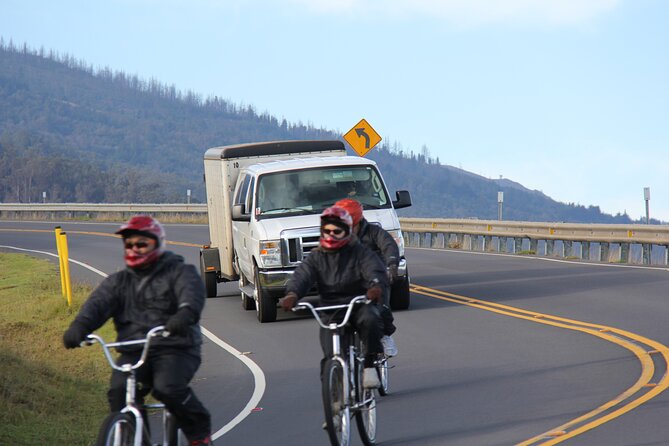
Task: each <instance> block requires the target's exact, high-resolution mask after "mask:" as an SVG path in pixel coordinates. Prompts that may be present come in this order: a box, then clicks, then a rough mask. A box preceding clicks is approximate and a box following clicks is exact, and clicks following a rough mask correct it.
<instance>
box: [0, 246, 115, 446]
mask: <svg viewBox="0 0 669 446" xmlns="http://www.w3.org/2000/svg"><path fill="white" fill-rule="evenodd" d="M90 291H91V289H90V287H84V286H77V285H75V286H74V290H73V303H72V307H71V308H68V306H67V302H66V300H65V298H63V297H62V295H61V288H60V276H59V273H58V270H57V269H56V267H55V265H53V264H52V263H50V262H48V261H46V260H40V259H35V258H33V257H30V256H26V255H23V254H5V253H0V376H1V377H2V379H0V426H2V428H1V429H0V444H3V445H4V444H7V445H10V444H11V445H34V444H49V445H81V446H84V445H85V446H88V445H90V444H92V443H93V441H94V439H95V436H96V435H97V430H98V428H99V426H100V423H101V422H102V419H103V418H104V417H105V416H106V414H107V413H108V406H107V401H106V392H107V383H108V380H109V374H110V368H109V365H108V364H107V362H106V360H105V359H104V357H103V356H102V352H101V351H100V348H99V347H96V346H94V347H92V348H79V349H75V350H66V349H65V348H64V347H63V343H62V335H63V332H64V331H65V329H66V328H67V327H68V326H69V324H70V322H71V321H72V319H73V318H74V316H75V315H76V313H77V312H78V311H79V308H80V306H81V304H82V303H83V301H84V300H85V299H86V297H87V296H88V294H89V293H90ZM98 332H99V333H100V334H101V335H102V336H103V337H105V338H109V339H111V338H113V337H114V331H113V327H112V326H111V324H107V325H106V326H105V327H103V328H102V329H101V330H99V331H98Z"/></svg>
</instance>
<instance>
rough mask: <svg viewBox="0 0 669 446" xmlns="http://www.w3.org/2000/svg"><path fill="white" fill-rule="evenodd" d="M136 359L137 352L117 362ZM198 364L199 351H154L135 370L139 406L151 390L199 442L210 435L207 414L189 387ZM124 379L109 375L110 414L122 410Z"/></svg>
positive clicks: (117, 373)
mask: <svg viewBox="0 0 669 446" xmlns="http://www.w3.org/2000/svg"><path fill="white" fill-rule="evenodd" d="M139 356H140V352H132V353H121V355H120V356H119V358H118V360H117V361H116V363H117V364H127V363H135V362H137V360H138V358H139ZM200 362H201V359H200V352H199V349H198V348H193V349H177V348H157V349H154V350H153V351H150V352H149V356H148V358H147V360H146V362H145V363H144V365H143V366H141V367H140V368H139V369H137V370H136V376H137V383H138V385H137V394H136V397H137V403H138V405H141V404H142V403H143V402H144V397H145V396H146V395H147V394H148V393H149V392H150V391H151V392H152V394H153V396H154V397H155V398H156V399H158V400H159V401H161V402H162V403H163V404H165V407H166V408H167V410H169V411H170V412H171V413H172V414H173V415H174V416H175V418H176V421H177V425H178V426H179V428H181V430H182V431H183V433H184V434H185V435H186V437H187V438H188V439H189V440H191V441H192V440H201V439H203V438H205V437H206V436H207V435H209V434H210V433H211V416H210V415H209V411H208V410H207V409H206V408H205V407H204V406H203V405H202V403H201V402H200V400H199V399H198V398H197V397H196V396H195V393H193V391H192V390H191V388H190V387H189V383H190V381H191V379H193V376H194V375H195V372H196V371H197V369H198V367H200ZM126 379H127V376H126V375H125V374H123V373H121V372H119V371H117V370H114V371H113V372H112V376H111V384H110V389H109V392H108V393H107V399H108V401H109V406H110V408H111V410H112V411H113V412H116V411H119V410H121V409H122V408H123V407H125V385H126Z"/></svg>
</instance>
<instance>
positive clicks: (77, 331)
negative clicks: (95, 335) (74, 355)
mask: <svg viewBox="0 0 669 446" xmlns="http://www.w3.org/2000/svg"><path fill="white" fill-rule="evenodd" d="M89 333H90V331H89V330H88V328H86V327H85V326H84V324H82V323H81V322H77V321H73V322H72V323H71V324H70V328H68V329H67V330H65V333H63V345H65V348H77V347H79V346H80V345H81V343H82V342H83V341H84V339H86V336H88V334H89Z"/></svg>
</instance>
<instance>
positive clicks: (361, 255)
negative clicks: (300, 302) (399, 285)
mask: <svg viewBox="0 0 669 446" xmlns="http://www.w3.org/2000/svg"><path fill="white" fill-rule="evenodd" d="M314 284H316V285H317V286H318V293H319V294H320V298H321V302H322V303H323V304H324V305H336V304H344V303H348V302H349V301H350V300H351V299H352V298H353V297H355V296H359V295H361V294H365V293H366V292H367V289H369V288H371V287H373V286H376V285H378V286H380V287H381V288H382V289H383V291H384V292H385V289H386V288H387V287H388V278H387V276H386V267H385V266H384V265H383V262H382V261H381V259H380V258H379V256H378V255H376V254H374V252H372V251H371V250H370V249H368V248H367V247H365V246H364V245H363V244H362V243H360V242H359V241H358V239H357V238H356V237H355V236H353V238H352V240H351V241H350V242H349V243H348V244H347V245H346V246H344V247H343V248H341V249H339V250H336V251H329V250H324V249H322V248H321V247H317V248H314V249H312V250H311V252H310V253H309V255H308V256H307V257H306V258H305V259H304V261H302V263H300V264H299V265H298V266H297V268H296V269H295V272H294V274H293V276H292V277H291V278H290V280H289V281H288V285H287V288H286V292H287V293H289V292H293V293H295V294H297V296H298V298H302V297H304V295H306V294H307V292H308V291H309V289H311V287H312V286H313V285H314Z"/></svg>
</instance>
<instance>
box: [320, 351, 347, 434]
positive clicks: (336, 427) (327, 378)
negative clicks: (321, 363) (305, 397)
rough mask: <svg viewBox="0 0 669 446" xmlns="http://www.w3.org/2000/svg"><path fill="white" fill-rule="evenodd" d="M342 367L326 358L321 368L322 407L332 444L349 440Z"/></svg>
mask: <svg viewBox="0 0 669 446" xmlns="http://www.w3.org/2000/svg"><path fill="white" fill-rule="evenodd" d="M345 379H347V377H346V374H345V373H344V369H343V367H342V366H341V364H340V363H339V362H338V361H335V360H334V359H328V360H327V362H326V363H325V367H324V368H323V377H322V380H323V409H324V410H325V426H326V429H327V432H328V436H329V437H330V443H331V444H332V446H348V445H349V443H350V441H351V412H350V409H349V407H348V404H346V398H347V396H346V392H345V388H346V386H345V385H344V380H345Z"/></svg>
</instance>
